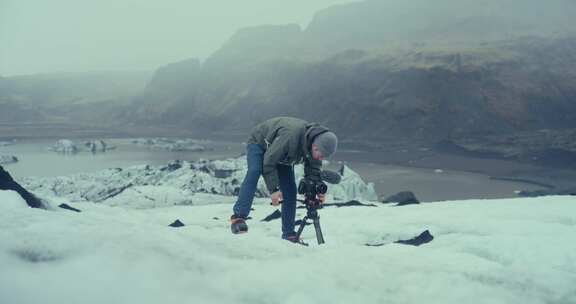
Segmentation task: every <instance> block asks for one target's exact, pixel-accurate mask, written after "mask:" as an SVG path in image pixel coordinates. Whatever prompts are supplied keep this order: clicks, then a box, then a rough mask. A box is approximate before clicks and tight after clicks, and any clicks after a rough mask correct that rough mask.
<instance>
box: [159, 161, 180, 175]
mask: <svg viewBox="0 0 576 304" xmlns="http://www.w3.org/2000/svg"><path fill="white" fill-rule="evenodd" d="M180 168H182V161H180V160H175V161H173V162H171V163H169V164H168V165H167V166H166V167H164V168H162V169H160V170H162V171H168V172H172V171H176V170H178V169H180Z"/></svg>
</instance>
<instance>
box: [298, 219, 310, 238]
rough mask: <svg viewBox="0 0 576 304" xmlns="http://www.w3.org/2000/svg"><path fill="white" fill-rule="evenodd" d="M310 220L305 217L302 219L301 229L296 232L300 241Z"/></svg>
mask: <svg viewBox="0 0 576 304" xmlns="http://www.w3.org/2000/svg"><path fill="white" fill-rule="evenodd" d="M307 220H308V217H307V216H305V217H304V218H303V219H302V222H301V223H300V227H298V231H297V232H296V236H297V237H298V239H300V235H301V234H302V231H304V227H305V226H306V221H307Z"/></svg>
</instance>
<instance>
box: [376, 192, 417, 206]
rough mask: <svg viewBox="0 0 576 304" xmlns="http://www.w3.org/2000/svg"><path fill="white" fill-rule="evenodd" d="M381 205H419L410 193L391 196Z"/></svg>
mask: <svg viewBox="0 0 576 304" xmlns="http://www.w3.org/2000/svg"><path fill="white" fill-rule="evenodd" d="M382 202H383V203H398V204H396V206H404V205H410V204H420V201H419V200H418V199H417V198H416V195H414V193H413V192H412V191H402V192H398V193H396V194H394V195H391V196H389V197H387V198H386V199H384V200H383V201H382Z"/></svg>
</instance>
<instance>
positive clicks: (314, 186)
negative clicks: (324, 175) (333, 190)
mask: <svg viewBox="0 0 576 304" xmlns="http://www.w3.org/2000/svg"><path fill="white" fill-rule="evenodd" d="M326 191H328V186H327V185H326V184H325V183H324V182H323V181H313V180H308V179H306V178H303V179H301V180H300V184H299V185H298V193H299V194H303V195H304V196H305V197H306V199H316V195H318V194H326Z"/></svg>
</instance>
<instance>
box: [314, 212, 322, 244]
mask: <svg viewBox="0 0 576 304" xmlns="http://www.w3.org/2000/svg"><path fill="white" fill-rule="evenodd" d="M314 229H315V230H316V239H317V240H318V245H321V244H324V236H323V235H322V229H321V228H320V218H318V217H316V218H314Z"/></svg>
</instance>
